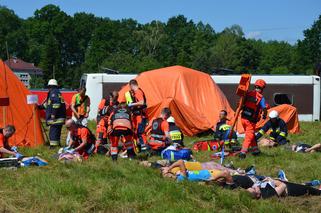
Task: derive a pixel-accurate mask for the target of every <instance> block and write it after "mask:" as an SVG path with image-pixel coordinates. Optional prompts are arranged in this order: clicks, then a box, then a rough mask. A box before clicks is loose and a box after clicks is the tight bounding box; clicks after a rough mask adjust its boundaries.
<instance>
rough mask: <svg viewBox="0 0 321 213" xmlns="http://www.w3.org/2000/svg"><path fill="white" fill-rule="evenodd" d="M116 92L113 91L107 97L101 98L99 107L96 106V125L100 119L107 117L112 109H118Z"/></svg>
mask: <svg viewBox="0 0 321 213" xmlns="http://www.w3.org/2000/svg"><path fill="white" fill-rule="evenodd" d="M118 104H119V103H118V92H117V91H113V92H112V93H110V94H109V95H108V96H107V97H105V98H103V99H102V100H101V101H100V103H99V105H98V111H97V118H96V121H97V124H98V123H99V121H100V119H102V118H103V117H104V116H106V115H107V116H109V115H110V113H111V111H112V110H113V109H112V108H117V107H118Z"/></svg>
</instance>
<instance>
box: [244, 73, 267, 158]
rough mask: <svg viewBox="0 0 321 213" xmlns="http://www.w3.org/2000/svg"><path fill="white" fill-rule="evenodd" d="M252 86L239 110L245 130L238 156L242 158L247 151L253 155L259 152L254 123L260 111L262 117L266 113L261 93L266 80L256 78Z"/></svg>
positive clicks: (257, 119) (259, 116)
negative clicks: (252, 88)
mask: <svg viewBox="0 0 321 213" xmlns="http://www.w3.org/2000/svg"><path fill="white" fill-rule="evenodd" d="M254 86H255V89H254V90H252V91H249V92H248V93H247V94H246V97H245V102H244V105H243V108H242V112H241V122H242V126H243V128H244V131H245V138H244V141H243V145H242V149H241V152H240V154H239V157H240V158H242V159H243V158H245V157H246V153H247V152H249V151H252V153H253V155H257V154H259V153H260V151H259V149H258V146H257V142H256V140H255V127H256V123H257V122H258V121H259V120H260V119H261V114H262V112H263V116H262V118H263V119H266V115H267V109H266V103H265V98H264V97H263V95H262V93H263V90H264V88H265V87H266V82H265V81H264V80H262V79H258V80H257V81H256V82H255V84H254Z"/></svg>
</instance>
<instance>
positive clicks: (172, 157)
mask: <svg viewBox="0 0 321 213" xmlns="http://www.w3.org/2000/svg"><path fill="white" fill-rule="evenodd" d="M171 161H175V156H174V152H171Z"/></svg>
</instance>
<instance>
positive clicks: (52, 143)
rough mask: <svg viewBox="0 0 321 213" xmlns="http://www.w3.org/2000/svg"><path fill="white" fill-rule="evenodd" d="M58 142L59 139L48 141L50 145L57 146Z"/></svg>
mask: <svg viewBox="0 0 321 213" xmlns="http://www.w3.org/2000/svg"><path fill="white" fill-rule="evenodd" d="M59 142H60V141H54V140H51V141H50V146H58V145H59Z"/></svg>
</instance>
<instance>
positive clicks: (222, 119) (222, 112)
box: [219, 110, 227, 121]
mask: <svg viewBox="0 0 321 213" xmlns="http://www.w3.org/2000/svg"><path fill="white" fill-rule="evenodd" d="M219 117H220V120H221V121H225V120H227V112H226V110H221V111H220V115H219Z"/></svg>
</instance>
